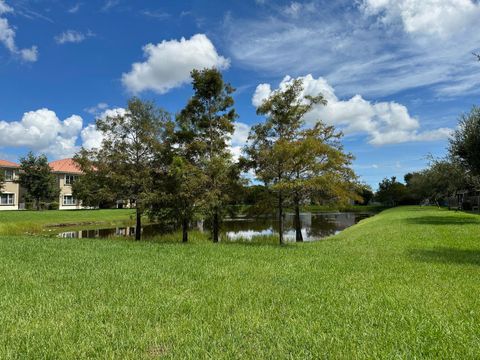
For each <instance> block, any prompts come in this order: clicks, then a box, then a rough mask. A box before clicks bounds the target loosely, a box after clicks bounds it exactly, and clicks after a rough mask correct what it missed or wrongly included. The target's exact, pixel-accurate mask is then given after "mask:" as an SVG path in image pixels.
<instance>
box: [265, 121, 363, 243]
mask: <svg viewBox="0 0 480 360" xmlns="http://www.w3.org/2000/svg"><path fill="white" fill-rule="evenodd" d="M341 136H342V134H341V133H340V132H336V131H335V128H334V127H333V126H325V125H324V124H323V123H321V122H320V121H318V122H317V123H316V124H315V126H314V127H313V128H311V129H305V130H301V131H299V134H298V138H297V139H296V140H294V141H293V142H291V143H289V144H288V145H286V146H287V147H290V150H289V151H288V152H289V153H290V156H289V160H288V161H287V163H286V167H287V172H286V174H285V176H284V178H283V180H282V181H280V182H279V183H278V184H276V185H275V186H274V188H276V189H278V190H283V191H284V192H285V194H286V196H287V199H288V200H289V202H290V203H292V204H293V207H294V212H295V215H294V225H295V239H296V241H297V242H300V241H303V235H302V231H301V230H302V224H301V218H300V206H301V204H303V203H305V202H306V201H308V200H317V201H319V200H324V199H335V201H336V202H337V203H342V202H345V201H346V200H349V199H352V200H354V199H359V197H358V195H357V194H356V188H357V184H355V182H354V180H355V174H354V172H353V170H352V169H351V168H350V165H351V161H352V159H353V157H352V156H351V155H350V154H347V153H345V152H344V151H343V147H342V145H341V143H340V141H339V139H340V138H341Z"/></svg>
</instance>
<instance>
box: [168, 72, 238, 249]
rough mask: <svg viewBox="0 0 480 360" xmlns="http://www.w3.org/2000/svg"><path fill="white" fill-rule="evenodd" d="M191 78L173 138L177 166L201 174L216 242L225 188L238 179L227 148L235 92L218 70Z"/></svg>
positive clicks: (230, 131)
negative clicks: (187, 98) (180, 157)
mask: <svg viewBox="0 0 480 360" xmlns="http://www.w3.org/2000/svg"><path fill="white" fill-rule="evenodd" d="M191 76H192V86H193V91H194V94H193V96H192V97H191V98H190V99H189V101H188V102H187V104H186V106H185V108H184V109H183V110H182V111H181V112H180V114H179V115H178V116H177V131H176V139H177V141H178V146H179V152H180V156H182V157H183V158H184V160H185V161H183V162H179V161H177V162H176V164H177V165H179V164H183V165H182V167H183V169H188V168H190V169H191V166H195V167H197V168H198V169H199V171H201V173H202V175H203V176H202V177H201V178H202V179H203V180H202V181H204V182H203V185H202V186H203V192H202V197H203V200H202V202H203V209H204V211H205V213H206V215H207V218H208V220H209V221H210V223H211V228H212V239H213V241H214V242H218V241H219V231H220V222H221V217H222V211H223V210H224V205H225V204H226V203H227V202H228V200H229V193H230V191H228V189H229V187H230V186H233V184H235V182H236V181H237V180H238V177H239V176H238V172H237V171H236V170H235V167H234V164H233V161H232V158H231V154H230V151H229V148H228V144H229V140H230V138H231V135H232V134H233V132H234V129H235V125H234V122H235V119H236V118H237V113H236V112H235V109H234V107H233V106H234V100H233V97H232V94H233V92H234V91H235V90H234V88H233V87H232V86H231V85H230V84H228V83H225V82H224V81H223V77H222V74H221V73H220V71H218V70H217V69H203V70H193V71H192V73H191ZM177 170H178V167H177ZM177 175H178V174H177ZM184 185H185V183H184ZM197 185H199V184H197ZM195 192H196V191H195ZM192 201H193V199H190V201H189V203H192Z"/></svg>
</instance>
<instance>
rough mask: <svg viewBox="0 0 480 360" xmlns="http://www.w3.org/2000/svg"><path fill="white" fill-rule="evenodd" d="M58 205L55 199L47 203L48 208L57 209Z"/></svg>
mask: <svg viewBox="0 0 480 360" xmlns="http://www.w3.org/2000/svg"><path fill="white" fill-rule="evenodd" d="M59 207H60V206H59V204H58V202H55V201H54V202H51V203H49V204H48V210H58V209H59Z"/></svg>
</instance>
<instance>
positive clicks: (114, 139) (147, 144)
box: [76, 98, 171, 240]
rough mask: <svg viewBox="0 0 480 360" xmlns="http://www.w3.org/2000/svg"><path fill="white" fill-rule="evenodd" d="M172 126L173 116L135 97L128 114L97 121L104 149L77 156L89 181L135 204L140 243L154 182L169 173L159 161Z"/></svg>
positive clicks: (83, 152)
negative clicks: (157, 158)
mask: <svg viewBox="0 0 480 360" xmlns="http://www.w3.org/2000/svg"><path fill="white" fill-rule="evenodd" d="M170 125H171V119H170V115H169V114H168V113H167V112H166V111H164V110H163V109H159V108H157V107H156V106H155V105H154V104H153V103H152V102H145V101H142V100H140V99H138V98H133V99H131V100H129V101H128V106H127V109H126V111H125V112H124V113H117V114H116V115H115V116H107V117H105V118H102V119H98V120H97V121H96V127H97V130H98V131H100V132H101V134H102V135H103V141H102V145H101V147H100V148H99V149H93V150H90V151H86V150H83V151H81V152H80V153H79V154H78V156H77V157H76V161H77V162H78V163H79V165H80V167H81V169H82V171H83V172H85V173H86V174H87V177H86V179H89V178H91V179H92V180H93V181H96V179H99V183H100V184H101V185H102V186H101V189H102V191H104V193H107V194H110V195H109V196H113V197H115V198H116V199H123V200H130V203H131V204H133V205H134V207H135V209H136V231H135V239H136V240H140V239H141V226H142V214H144V212H145V211H146V210H148V199H149V198H150V196H151V193H152V191H153V181H152V179H154V178H155V177H156V176H158V175H159V174H163V173H164V172H165V169H164V168H159V167H158V163H156V162H155V159H156V154H157V153H158V152H159V151H161V148H162V146H164V142H163V139H164V135H165V133H166V128H167V127H169V126H170ZM95 174H96V176H95ZM90 175H91V177H89V176H90Z"/></svg>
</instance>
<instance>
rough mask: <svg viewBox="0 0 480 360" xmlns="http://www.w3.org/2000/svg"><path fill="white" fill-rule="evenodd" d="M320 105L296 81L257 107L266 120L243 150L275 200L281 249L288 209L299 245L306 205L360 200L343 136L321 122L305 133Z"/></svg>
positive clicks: (253, 130)
mask: <svg viewBox="0 0 480 360" xmlns="http://www.w3.org/2000/svg"><path fill="white" fill-rule="evenodd" d="M318 104H326V100H325V99H324V98H323V96H322V95H318V96H316V97H312V96H304V95H303V84H302V81H301V80H299V79H297V80H293V81H292V82H291V83H290V84H289V85H287V86H286V87H285V88H284V89H281V90H278V91H275V92H274V93H273V94H272V95H271V96H270V97H269V98H268V99H266V100H265V101H264V102H263V103H262V105H261V106H259V107H258V109H257V113H258V114H259V115H264V116H266V119H265V122H264V123H261V124H258V125H255V126H254V127H253V128H252V131H251V133H250V136H249V141H250V144H249V145H248V146H247V147H246V148H245V154H246V156H247V159H246V160H245V163H246V165H247V166H249V167H251V168H253V170H254V171H255V175H256V177H257V178H258V179H259V180H261V181H262V182H263V183H264V184H265V185H266V186H268V187H269V188H270V190H271V191H273V192H274V193H275V194H276V195H277V205H276V206H277V208H278V218H279V224H280V226H279V240H280V243H283V208H284V206H285V205H286V204H288V203H290V204H293V206H294V207H295V212H296V234H297V241H301V240H302V234H301V224H300V214H299V208H300V205H301V204H302V203H304V202H306V201H312V200H314V199H315V200H316V201H320V200H321V199H326V198H327V199H336V200H337V201H339V202H341V201H342V200H346V199H348V198H350V199H352V198H355V197H356V195H355V191H354V190H355V188H356V185H355V184H354V180H355V174H354V173H353V171H352V170H351V168H350V165H351V161H352V159H353V157H352V156H351V155H350V154H346V153H345V152H344V151H343V148H342V145H341V143H340V141H339V139H340V138H341V136H342V134H341V133H338V132H336V131H335V129H334V128H333V127H332V126H325V125H324V124H323V123H322V122H321V121H317V122H316V123H315V124H314V125H313V126H312V127H311V128H308V129H305V127H304V125H305V121H304V116H305V115H306V114H307V113H308V112H309V111H311V110H312V108H313V107H314V106H315V105H318Z"/></svg>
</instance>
